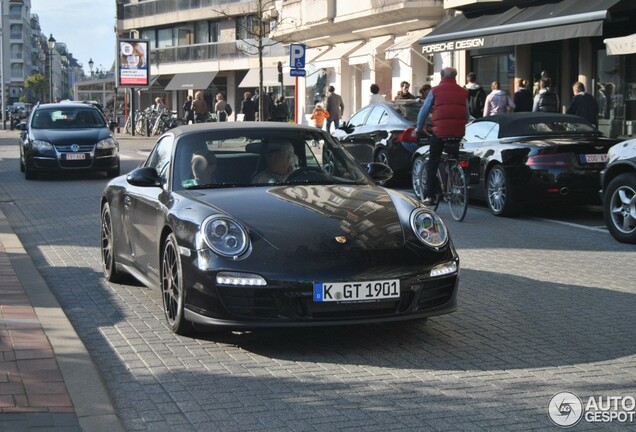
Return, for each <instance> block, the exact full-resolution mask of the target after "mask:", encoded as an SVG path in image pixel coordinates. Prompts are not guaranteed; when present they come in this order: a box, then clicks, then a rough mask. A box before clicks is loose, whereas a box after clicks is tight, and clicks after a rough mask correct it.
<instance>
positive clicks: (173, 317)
mask: <svg viewBox="0 0 636 432" xmlns="http://www.w3.org/2000/svg"><path fill="white" fill-rule="evenodd" d="M161 297H162V299H163V310H164V313H165V314H166V320H167V321H168V325H169V326H170V329H171V330H172V331H173V332H174V333H176V334H178V335H182V336H185V335H188V334H190V333H191V332H192V323H190V322H189V321H187V320H186V319H185V316H184V303H185V292H184V289H183V269H182V268H181V257H180V255H179V247H178V245H177V238H176V237H175V235H174V233H170V234H169V235H168V237H167V238H166V241H165V243H164V245H163V250H162V253H161Z"/></svg>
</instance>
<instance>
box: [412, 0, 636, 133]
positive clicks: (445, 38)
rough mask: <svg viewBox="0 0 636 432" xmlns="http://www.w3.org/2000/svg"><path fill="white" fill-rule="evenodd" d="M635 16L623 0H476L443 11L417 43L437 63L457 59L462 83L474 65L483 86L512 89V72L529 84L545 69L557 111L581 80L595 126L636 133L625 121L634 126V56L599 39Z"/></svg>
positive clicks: (621, 30)
mask: <svg viewBox="0 0 636 432" xmlns="http://www.w3.org/2000/svg"><path fill="white" fill-rule="evenodd" d="M511 4H512V6H511ZM635 19H636V4H634V2H630V1H629V0H589V1H585V2H581V1H579V0H562V1H558V2H555V1H548V0H542V1H541V0H538V1H534V2H503V4H502V3H498V4H496V5H494V6H493V5H492V4H490V5H488V6H484V5H483V4H482V5H480V6H477V7H472V8H468V9H467V10H464V13H462V14H457V15H455V16H453V17H450V18H448V19H446V20H445V21H443V22H442V23H441V24H440V25H439V26H438V27H437V28H436V29H435V30H433V31H432V32H431V33H430V34H428V35H426V36H424V37H422V38H421V39H420V44H421V46H422V53H423V54H428V55H434V57H435V68H436V71H439V70H440V69H441V68H442V67H445V66H453V67H456V68H457V69H458V73H459V77H458V82H460V84H463V79H464V77H465V76H466V74H467V73H468V72H471V71H473V72H475V73H476V74H477V77H478V81H479V83H480V84H481V85H482V86H484V87H485V88H486V89H487V90H488V89H489V88H490V83H491V82H492V81H495V80H497V81H499V82H500V83H501V86H502V89H504V90H506V91H507V92H509V93H511V92H512V91H513V80H514V78H515V77H521V78H525V79H526V80H528V81H529V82H530V83H531V84H530V86H532V83H533V82H536V81H537V80H538V79H539V77H540V75H541V73H542V72H545V73H547V74H548V75H549V76H550V78H551V81H552V83H553V87H554V88H555V89H556V91H557V93H558V94H559V96H560V100H561V110H562V111H563V112H565V110H567V107H568V105H569V103H570V100H571V97H572V89H571V85H572V83H574V82H576V81H581V82H582V83H583V84H584V85H585V87H586V91H587V92H588V93H590V94H592V95H594V96H595V97H596V98H597V101H598V102H599V128H600V129H601V130H602V131H603V132H604V133H606V134H607V135H608V136H623V135H626V134H629V132H632V131H633V133H636V127H631V125H632V122H635V123H634V125H635V126H636V69H635V68H634V67H633V66H636V64H635V61H636V59H635V58H636V56H634V55H633V54H619V55H611V54H610V53H608V51H607V49H606V46H605V44H604V43H603V40H604V39H605V38H608V37H615V36H616V37H617V36H625V35H628V34H631V33H632V32H633V29H630V28H629V27H630V23H632V25H633V22H635V21H634V20H635ZM630 30H631V31H630ZM622 43H623V45H630V44H631V45H630V46H631V47H632V48H634V46H636V42H635V41H631V42H630V41H623V42H622ZM631 83H634V84H633V87H634V92H631V93H630V91H631V90H632V84H631ZM603 101H605V105H603V103H604V102H603Z"/></svg>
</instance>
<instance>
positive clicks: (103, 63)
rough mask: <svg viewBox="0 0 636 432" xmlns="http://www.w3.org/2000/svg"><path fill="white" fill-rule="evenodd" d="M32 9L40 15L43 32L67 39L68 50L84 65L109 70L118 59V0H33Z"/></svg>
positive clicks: (56, 38) (62, 40)
mask: <svg viewBox="0 0 636 432" xmlns="http://www.w3.org/2000/svg"><path fill="white" fill-rule="evenodd" d="M31 13H32V14H36V15H38V16H39V17H40V27H41V28H42V33H44V34H45V35H46V36H47V39H48V37H49V35H51V34H53V38H54V39H55V40H56V41H57V42H64V43H66V47H67V49H68V51H69V52H70V53H71V54H73V57H74V58H76V59H77V61H78V62H79V63H81V64H82V65H83V66H84V71H85V73H86V74H87V75H88V74H90V70H89V68H88V61H89V60H90V59H91V58H92V59H93V62H94V63H95V66H94V68H93V69H94V70H95V69H97V68H98V67H99V68H102V67H103V68H105V69H107V70H109V69H110V68H111V66H112V65H113V61H114V60H115V48H116V46H115V40H116V36H115V25H116V24H117V23H116V18H115V1H113V0H31Z"/></svg>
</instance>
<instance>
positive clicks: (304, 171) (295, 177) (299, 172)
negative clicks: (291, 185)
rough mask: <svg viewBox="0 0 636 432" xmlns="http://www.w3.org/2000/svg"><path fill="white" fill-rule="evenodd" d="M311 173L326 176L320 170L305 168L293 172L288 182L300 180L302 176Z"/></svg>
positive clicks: (288, 177)
mask: <svg viewBox="0 0 636 432" xmlns="http://www.w3.org/2000/svg"><path fill="white" fill-rule="evenodd" d="M309 173H318V174H324V172H323V171H322V170H321V169H320V168H316V167H308V166H304V167H300V168H297V169H296V170H294V171H292V172H291V173H290V174H289V175H288V176H287V178H286V181H293V180H298V178H299V177H301V176H302V175H304V174H309Z"/></svg>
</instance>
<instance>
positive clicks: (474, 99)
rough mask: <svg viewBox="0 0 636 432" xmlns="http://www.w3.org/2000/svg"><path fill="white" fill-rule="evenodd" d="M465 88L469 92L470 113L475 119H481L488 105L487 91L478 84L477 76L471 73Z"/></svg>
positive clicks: (467, 77)
mask: <svg viewBox="0 0 636 432" xmlns="http://www.w3.org/2000/svg"><path fill="white" fill-rule="evenodd" d="M464 88H465V89H466V90H468V112H469V113H470V115H471V116H472V117H474V118H481V117H482V116H483V114H484V106H485V105H486V90H484V88H483V87H482V86H480V85H479V84H477V74H475V72H469V73H468V75H467V76H466V84H465V85H464Z"/></svg>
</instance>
